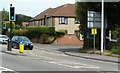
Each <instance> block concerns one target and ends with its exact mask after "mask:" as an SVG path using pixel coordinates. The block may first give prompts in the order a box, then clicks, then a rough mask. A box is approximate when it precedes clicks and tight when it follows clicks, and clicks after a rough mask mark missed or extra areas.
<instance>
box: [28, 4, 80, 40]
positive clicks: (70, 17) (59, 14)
mask: <svg viewBox="0 0 120 73" xmlns="http://www.w3.org/2000/svg"><path fill="white" fill-rule="evenodd" d="M79 25H80V21H78V20H77V19H76V14H75V4H65V5H62V6H59V7H56V8H48V9H46V10H45V11H43V12H42V13H40V14H38V15H37V16H35V17H34V18H33V19H32V20H31V21H30V22H29V26H54V27H55V30H56V31H57V30H65V31H67V34H68V36H67V37H69V35H72V36H73V35H75V36H76V35H79ZM77 39H78V38H77Z"/></svg>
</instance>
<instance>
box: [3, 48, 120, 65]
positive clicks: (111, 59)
mask: <svg viewBox="0 0 120 73" xmlns="http://www.w3.org/2000/svg"><path fill="white" fill-rule="evenodd" d="M40 50H44V49H40ZM45 51H49V52H56V53H64V54H65V55H69V56H74V57H80V58H85V59H93V60H100V61H106V62H113V63H119V64H120V58H117V57H110V56H104V55H96V54H84V53H78V52H72V51H68V52H66V51H65V52H59V51H51V50H45ZM2 52H4V53H7V54H12V55H19V56H27V55H28V53H26V52H24V53H20V52H19V50H18V49H12V51H6V50H4V51H2Z"/></svg>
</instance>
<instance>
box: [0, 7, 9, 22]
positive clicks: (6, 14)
mask: <svg viewBox="0 0 120 73" xmlns="http://www.w3.org/2000/svg"><path fill="white" fill-rule="evenodd" d="M0 14H2V20H3V21H8V20H9V13H8V12H7V11H6V10H5V9H3V10H2V11H0Z"/></svg>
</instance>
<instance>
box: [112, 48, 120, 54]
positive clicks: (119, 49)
mask: <svg viewBox="0 0 120 73" xmlns="http://www.w3.org/2000/svg"><path fill="white" fill-rule="evenodd" d="M111 53H112V54H119V55H120V46H113V48H112V50H111Z"/></svg>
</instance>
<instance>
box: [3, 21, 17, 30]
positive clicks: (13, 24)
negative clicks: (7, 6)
mask: <svg viewBox="0 0 120 73" xmlns="http://www.w3.org/2000/svg"><path fill="white" fill-rule="evenodd" d="M4 24H6V30H8V28H10V21H6V22H4ZM12 29H15V23H14V22H12Z"/></svg>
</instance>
